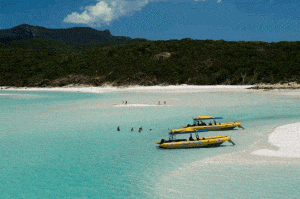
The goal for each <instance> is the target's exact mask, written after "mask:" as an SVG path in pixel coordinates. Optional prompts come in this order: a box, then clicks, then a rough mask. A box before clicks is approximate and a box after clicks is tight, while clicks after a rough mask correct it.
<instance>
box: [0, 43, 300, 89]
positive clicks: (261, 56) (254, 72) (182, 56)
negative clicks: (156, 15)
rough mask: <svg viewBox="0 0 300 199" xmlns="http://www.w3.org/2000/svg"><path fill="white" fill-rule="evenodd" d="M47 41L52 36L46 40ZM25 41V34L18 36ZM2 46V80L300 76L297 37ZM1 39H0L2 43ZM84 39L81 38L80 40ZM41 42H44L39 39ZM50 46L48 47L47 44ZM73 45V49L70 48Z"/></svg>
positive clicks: (51, 82)
mask: <svg viewBox="0 0 300 199" xmlns="http://www.w3.org/2000/svg"><path fill="white" fill-rule="evenodd" d="M49 41H51V42H49ZM18 42H21V43H22V42H26V40H22V41H18ZM41 42H45V43H47V45H48V48H45V49H40V50H37V49H29V48H21V47H14V48H7V47H3V44H2V47H1V46H0V59H1V63H0V85H5V86H64V85H67V84H89V85H95V86H100V85H103V84H104V83H111V84H113V85H116V86H118V85H132V84H138V85H157V84H165V85H168V84H173V85H174V84H195V85H213V84H228V85H233V84H255V83H277V82H282V81H296V82H298V83H299V82H300V67H299V63H300V42H298V41H297V42H278V43H267V42H260V41H258V42H243V41H239V42H228V41H224V40H218V41H213V40H192V39H189V38H186V39H182V40H168V41H144V40H141V41H140V42H138V43H137V42H134V41H127V43H123V44H119V45H114V46H110V47H107V46H106V47H99V46H96V44H93V45H94V47H93V48H86V49H84V50H83V49H81V50H77V51H75V50H74V49H72V48H71V47H70V46H67V47H66V48H65V49H69V50H65V49H62V48H60V49H59V48H56V47H55V46H62V45H61V43H59V42H61V41H53V40H43V41H41ZM0 45H1V44H0ZM81 45H85V44H81ZM41 46H42V45H41ZM49 46H50V47H51V49H50V48H49ZM70 49H71V50H70Z"/></svg>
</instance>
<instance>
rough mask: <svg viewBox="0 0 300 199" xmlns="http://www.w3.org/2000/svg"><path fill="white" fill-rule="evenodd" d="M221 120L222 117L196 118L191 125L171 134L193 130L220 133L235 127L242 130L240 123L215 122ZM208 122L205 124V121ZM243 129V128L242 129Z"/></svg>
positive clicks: (174, 130)
mask: <svg viewBox="0 0 300 199" xmlns="http://www.w3.org/2000/svg"><path fill="white" fill-rule="evenodd" d="M219 119H223V118H222V117H213V116H198V117H195V118H193V124H192V125H190V124H188V125H186V126H184V127H183V128H181V129H173V130H171V133H177V132H185V131H186V130H187V129H193V130H195V131H196V130H203V129H206V130H209V131H220V130H232V129H234V128H235V127H239V128H243V127H242V123H241V122H223V123H220V122H217V121H216V120H219ZM207 120H208V121H209V122H207V123H205V121H207ZM243 129H244V128H243Z"/></svg>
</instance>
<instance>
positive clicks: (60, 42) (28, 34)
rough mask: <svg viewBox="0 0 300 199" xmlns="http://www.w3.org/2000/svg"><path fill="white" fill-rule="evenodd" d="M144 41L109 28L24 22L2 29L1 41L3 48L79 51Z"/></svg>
mask: <svg viewBox="0 0 300 199" xmlns="http://www.w3.org/2000/svg"><path fill="white" fill-rule="evenodd" d="M129 41H130V42H144V41H147V40H146V39H131V38H130V37H123V36H113V35H111V33H110V31H109V30H104V31H99V30H95V29H93V28H89V27H74V28H67V29H48V28H44V27H40V26H32V25H28V24H22V25H19V26H16V27H13V28H10V29H2V30H0V43H1V44H2V47H3V48H16V47H21V48H27V49H38V50H41V49H49V50H54V49H58V50H62V51H78V50H82V49H87V48H98V47H105V46H111V45H117V44H122V43H127V42H129Z"/></svg>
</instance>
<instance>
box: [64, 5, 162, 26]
mask: <svg viewBox="0 0 300 199" xmlns="http://www.w3.org/2000/svg"><path fill="white" fill-rule="evenodd" d="M97 1H98V3H96V5H93V6H87V7H85V8H84V11H83V12H82V13H77V12H73V13H72V14H69V15H68V16H67V17H66V18H65V19H64V22H66V23H76V24H87V25H89V26H91V27H101V26H103V25H109V24H110V23H111V22H112V21H114V20H116V19H118V18H119V17H122V16H131V15H133V14H134V13H135V12H136V11H139V10H141V9H142V8H143V7H144V6H146V5H147V4H149V3H150V2H154V1H161V0H134V1H126V0H102V1H100V0H97ZM81 9H82V8H81ZM82 10H83V9H82Z"/></svg>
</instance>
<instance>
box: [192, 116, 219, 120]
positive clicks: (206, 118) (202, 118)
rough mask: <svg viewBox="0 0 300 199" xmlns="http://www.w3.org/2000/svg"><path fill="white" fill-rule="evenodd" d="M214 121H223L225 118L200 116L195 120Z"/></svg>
mask: <svg viewBox="0 0 300 199" xmlns="http://www.w3.org/2000/svg"><path fill="white" fill-rule="evenodd" d="M213 119H223V118H222V117H205V116H203V117H201V116H199V117H196V118H194V119H193V120H213Z"/></svg>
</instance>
